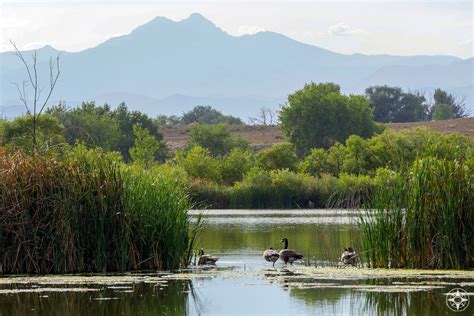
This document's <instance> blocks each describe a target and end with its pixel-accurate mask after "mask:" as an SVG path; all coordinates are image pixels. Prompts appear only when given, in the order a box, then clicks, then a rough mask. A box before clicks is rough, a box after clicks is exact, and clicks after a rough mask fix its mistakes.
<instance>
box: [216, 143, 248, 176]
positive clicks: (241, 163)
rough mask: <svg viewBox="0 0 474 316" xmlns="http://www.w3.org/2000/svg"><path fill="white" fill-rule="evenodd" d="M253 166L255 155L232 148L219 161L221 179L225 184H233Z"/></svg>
mask: <svg viewBox="0 0 474 316" xmlns="http://www.w3.org/2000/svg"><path fill="white" fill-rule="evenodd" d="M254 166H255V155H254V154H253V153H252V152H251V151H248V150H242V149H240V148H234V149H232V150H231V151H230V152H229V153H228V154H227V155H225V156H224V157H222V158H221V159H220V163H219V171H220V174H221V179H222V181H223V182H224V183H225V184H234V183H235V182H237V181H241V180H242V179H243V177H244V175H245V174H246V173H247V172H248V171H249V170H250V169H251V168H252V167H254Z"/></svg>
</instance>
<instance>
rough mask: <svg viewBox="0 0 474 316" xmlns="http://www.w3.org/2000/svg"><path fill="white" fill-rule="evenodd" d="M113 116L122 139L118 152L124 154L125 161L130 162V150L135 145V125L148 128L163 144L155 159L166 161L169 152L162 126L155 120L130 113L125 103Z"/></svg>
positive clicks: (134, 112) (138, 112)
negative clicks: (161, 130) (164, 140)
mask: <svg viewBox="0 0 474 316" xmlns="http://www.w3.org/2000/svg"><path fill="white" fill-rule="evenodd" d="M111 116H112V118H114V119H115V120H116V121H117V124H118V128H119V130H120V133H119V134H120V139H119V143H118V147H117V148H116V150H118V151H120V152H121V153H122V155H123V157H124V159H125V161H129V160H130V156H129V151H128V150H129V148H130V147H132V146H133V145H134V141H135V137H134V134H133V126H134V125H137V126H139V127H141V128H146V129H147V130H148V131H149V132H150V134H151V135H152V136H153V137H155V138H156V139H157V140H158V141H160V142H161V146H160V149H159V150H158V152H156V157H155V158H156V160H158V161H164V160H165V158H166V156H167V153H168V151H167V147H166V146H165V144H164V143H163V142H162V141H163V135H162V134H161V132H160V125H159V124H158V123H157V122H156V121H155V120H153V119H152V118H150V117H149V116H148V115H146V114H144V113H142V112H140V111H129V110H128V108H127V106H126V105H125V103H121V104H119V106H118V107H117V108H116V109H115V110H114V111H112V112H111Z"/></svg>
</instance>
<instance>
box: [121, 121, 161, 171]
mask: <svg viewBox="0 0 474 316" xmlns="http://www.w3.org/2000/svg"><path fill="white" fill-rule="evenodd" d="M133 134H134V135H135V146H133V147H131V148H130V149H129V152H130V157H131V159H132V161H133V162H134V163H136V164H138V165H139V166H142V167H144V168H147V169H148V168H150V167H151V166H152V165H153V163H154V162H155V157H156V153H157V152H158V151H159V150H160V147H161V143H160V141H159V140H157V139H156V138H155V137H154V136H153V135H151V134H150V132H149V131H148V130H147V129H146V128H141V127H138V126H137V125H133Z"/></svg>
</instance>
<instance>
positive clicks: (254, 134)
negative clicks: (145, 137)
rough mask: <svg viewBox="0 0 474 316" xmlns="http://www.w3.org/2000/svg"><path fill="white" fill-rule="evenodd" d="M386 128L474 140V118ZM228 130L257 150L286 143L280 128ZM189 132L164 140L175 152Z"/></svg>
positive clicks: (172, 132) (183, 128) (171, 133)
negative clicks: (426, 130) (420, 129)
mask: <svg viewBox="0 0 474 316" xmlns="http://www.w3.org/2000/svg"><path fill="white" fill-rule="evenodd" d="M386 126H387V128H392V129H395V130H402V129H407V128H415V127H418V126H426V127H428V128H430V129H432V130H435V131H439V132H443V133H454V132H458V133H462V134H464V135H467V136H469V137H471V138H473V139H474V117H468V118H462V119H455V120H445V121H427V122H413V123H389V124H386ZM228 128H229V130H230V132H231V134H232V135H238V136H242V137H243V138H245V139H246V140H248V141H249V142H250V144H251V145H252V147H253V148H255V149H256V150H260V149H263V148H266V147H269V146H271V145H273V144H276V143H281V142H283V141H284V137H283V135H282V133H281V130H280V128H279V126H262V125H231V126H229V127H228ZM188 131H189V125H177V126H165V127H164V128H162V132H163V136H164V139H165V141H166V142H167V143H168V145H169V147H170V149H171V151H173V152H174V151H175V150H176V149H179V148H182V147H184V146H186V142H187V139H188Z"/></svg>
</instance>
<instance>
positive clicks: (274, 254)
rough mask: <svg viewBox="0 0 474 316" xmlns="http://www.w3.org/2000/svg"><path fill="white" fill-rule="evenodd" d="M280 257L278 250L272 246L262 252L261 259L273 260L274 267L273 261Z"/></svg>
mask: <svg viewBox="0 0 474 316" xmlns="http://www.w3.org/2000/svg"><path fill="white" fill-rule="evenodd" d="M278 258H280V255H279V254H278V251H276V250H274V249H273V248H272V247H270V248H268V249H267V250H265V251H264V252H263V259H265V260H267V261H268V262H273V267H274V268H275V262H276V261H277V260H278Z"/></svg>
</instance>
